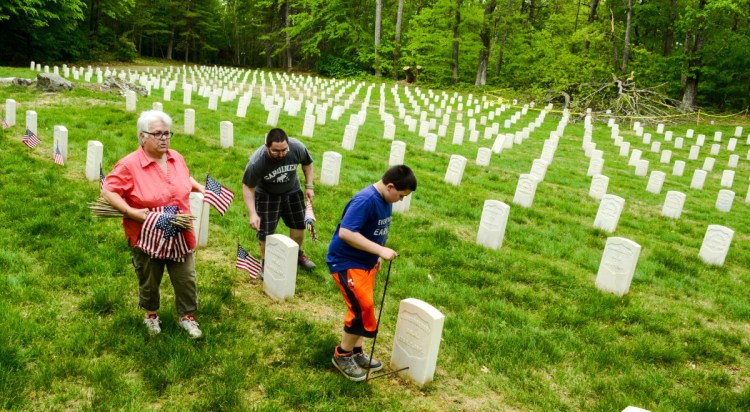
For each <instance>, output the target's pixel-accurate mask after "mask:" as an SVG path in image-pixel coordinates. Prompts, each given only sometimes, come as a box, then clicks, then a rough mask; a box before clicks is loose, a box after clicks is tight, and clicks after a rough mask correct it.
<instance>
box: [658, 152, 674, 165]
mask: <svg viewBox="0 0 750 412" xmlns="http://www.w3.org/2000/svg"><path fill="white" fill-rule="evenodd" d="M671 160H672V151H671V150H662V151H661V159H659V162H660V163H667V164H669V162H670V161H671Z"/></svg>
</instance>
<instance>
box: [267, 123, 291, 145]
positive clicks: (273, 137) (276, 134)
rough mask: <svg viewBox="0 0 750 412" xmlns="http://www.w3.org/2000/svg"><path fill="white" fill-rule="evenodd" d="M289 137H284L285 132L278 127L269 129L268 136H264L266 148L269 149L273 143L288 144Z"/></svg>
mask: <svg viewBox="0 0 750 412" xmlns="http://www.w3.org/2000/svg"><path fill="white" fill-rule="evenodd" d="M288 141H289V137H288V136H287V135H286V132H285V131H283V130H281V129H279V128H278V127H276V128H273V129H271V130H270V131H269V132H268V134H266V146H268V147H271V145H272V144H273V142H288Z"/></svg>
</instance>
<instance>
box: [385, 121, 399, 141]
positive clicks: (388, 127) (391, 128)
mask: <svg viewBox="0 0 750 412" xmlns="http://www.w3.org/2000/svg"><path fill="white" fill-rule="evenodd" d="M395 137H396V125H395V124H394V123H386V124H385V125H384V126H383V138H384V139H388V140H393V139H394V138H395Z"/></svg>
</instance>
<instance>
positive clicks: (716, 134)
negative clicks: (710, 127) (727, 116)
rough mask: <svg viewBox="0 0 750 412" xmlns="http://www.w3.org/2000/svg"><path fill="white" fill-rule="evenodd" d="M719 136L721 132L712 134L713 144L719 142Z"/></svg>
mask: <svg viewBox="0 0 750 412" xmlns="http://www.w3.org/2000/svg"><path fill="white" fill-rule="evenodd" d="M721 136H722V133H721V132H715V133H714V142H720V141H721Z"/></svg>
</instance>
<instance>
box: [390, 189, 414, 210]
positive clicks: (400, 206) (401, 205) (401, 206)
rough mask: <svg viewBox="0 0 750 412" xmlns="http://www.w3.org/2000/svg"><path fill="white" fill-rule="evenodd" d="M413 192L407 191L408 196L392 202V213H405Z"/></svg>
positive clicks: (409, 205)
mask: <svg viewBox="0 0 750 412" xmlns="http://www.w3.org/2000/svg"><path fill="white" fill-rule="evenodd" d="M413 194H414V193H409V195H408V196H406V197H404V198H403V199H401V200H399V201H398V202H396V203H394V204H393V209H392V210H393V213H406V212H408V211H409V208H410V207H411V195H413Z"/></svg>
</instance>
